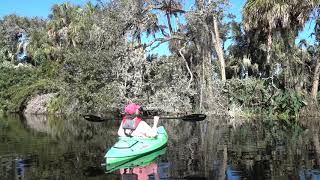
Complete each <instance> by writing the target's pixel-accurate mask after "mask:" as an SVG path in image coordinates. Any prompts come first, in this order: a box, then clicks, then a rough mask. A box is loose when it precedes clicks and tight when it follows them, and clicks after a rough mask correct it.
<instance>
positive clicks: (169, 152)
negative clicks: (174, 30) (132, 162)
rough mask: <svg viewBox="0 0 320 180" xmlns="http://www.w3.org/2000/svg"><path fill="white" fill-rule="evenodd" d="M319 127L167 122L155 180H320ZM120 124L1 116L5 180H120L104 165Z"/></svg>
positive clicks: (0, 170)
mask: <svg viewBox="0 0 320 180" xmlns="http://www.w3.org/2000/svg"><path fill="white" fill-rule="evenodd" d="M319 124H320V123H319V122H318V121H316V120H314V119H313V120H312V119H311V120H310V119H303V121H302V124H301V125H300V124H286V122H280V121H269V120H262V119H260V120H257V121H256V123H254V124H252V123H244V124H242V125H239V126H237V127H236V128H233V127H231V126H230V125H228V124H227V123H226V120H225V119H224V118H221V117H220V118H219V117H208V118H207V119H206V120H205V121H202V122H197V123H193V122H183V121H179V120H168V121H165V120H163V121H161V125H164V127H165V128H166V130H167V133H168V136H169V141H168V146H167V149H166V153H165V154H163V155H161V156H159V157H157V158H155V161H152V163H155V164H153V165H152V168H151V169H153V170H155V168H156V169H157V170H156V172H155V171H153V172H154V175H152V176H149V177H148V178H149V179H152V178H155V177H158V176H159V178H160V179H319V178H320V167H319V165H320V142H319V129H320V128H319V127H320V125H319ZM118 126H119V122H118V121H109V122H106V123H90V122H87V121H85V120H83V119H82V118H80V117H68V118H57V117H39V116H30V117H27V119H22V120H21V119H20V117H18V116H9V117H0V179H90V178H92V179H120V178H121V171H119V170H117V171H114V172H113V173H111V174H106V173H105V172H104V169H102V167H101V166H100V164H101V163H104V162H103V161H104V159H103V156H104V154H105V153H106V150H107V148H108V147H111V146H112V145H113V144H114V143H115V141H116V140H117V138H116V136H117V134H116V133H117V132H116V131H117V128H118ZM152 163H151V164H152ZM127 169H128V167H127ZM101 170H102V171H101ZM130 171H131V172H135V171H133V170H130V168H129V169H128V170H127V172H130ZM123 173H124V171H122V174H123ZM155 173H157V174H158V175H155Z"/></svg>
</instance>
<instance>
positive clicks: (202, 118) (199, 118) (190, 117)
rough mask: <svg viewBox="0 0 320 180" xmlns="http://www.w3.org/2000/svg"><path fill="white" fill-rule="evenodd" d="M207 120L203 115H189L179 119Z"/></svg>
mask: <svg viewBox="0 0 320 180" xmlns="http://www.w3.org/2000/svg"><path fill="white" fill-rule="evenodd" d="M206 118H207V115H205V114H191V115H187V116H183V117H181V119H182V120H184V121H203V120H205V119H206Z"/></svg>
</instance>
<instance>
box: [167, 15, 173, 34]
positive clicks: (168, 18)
mask: <svg viewBox="0 0 320 180" xmlns="http://www.w3.org/2000/svg"><path fill="white" fill-rule="evenodd" d="M166 15H167V21H168V26H169V31H170V34H172V26H171V20H170V14H169V13H167V14H166Z"/></svg>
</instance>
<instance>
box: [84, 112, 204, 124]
mask: <svg viewBox="0 0 320 180" xmlns="http://www.w3.org/2000/svg"><path fill="white" fill-rule="evenodd" d="M83 117H84V118H85V119H86V120H88V121H91V122H103V121H110V120H121V119H119V118H104V117H100V116H96V115H93V114H86V115H83ZM206 117H207V115H205V114H190V115H185V116H180V117H167V116H164V117H162V116H160V119H181V120H183V121H194V122H196V121H203V120H204V119H206ZM142 118H143V119H153V117H150V116H146V117H145V116H142Z"/></svg>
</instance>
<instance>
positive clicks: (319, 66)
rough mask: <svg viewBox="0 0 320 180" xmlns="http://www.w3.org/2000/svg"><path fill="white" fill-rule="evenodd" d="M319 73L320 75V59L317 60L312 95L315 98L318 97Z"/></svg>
mask: <svg viewBox="0 0 320 180" xmlns="http://www.w3.org/2000/svg"><path fill="white" fill-rule="evenodd" d="M319 75H320V61H319V60H318V61H317V65H316V68H315V70H314V76H313V82H312V90H311V96H312V98H313V99H317V93H318V86H319Z"/></svg>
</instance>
